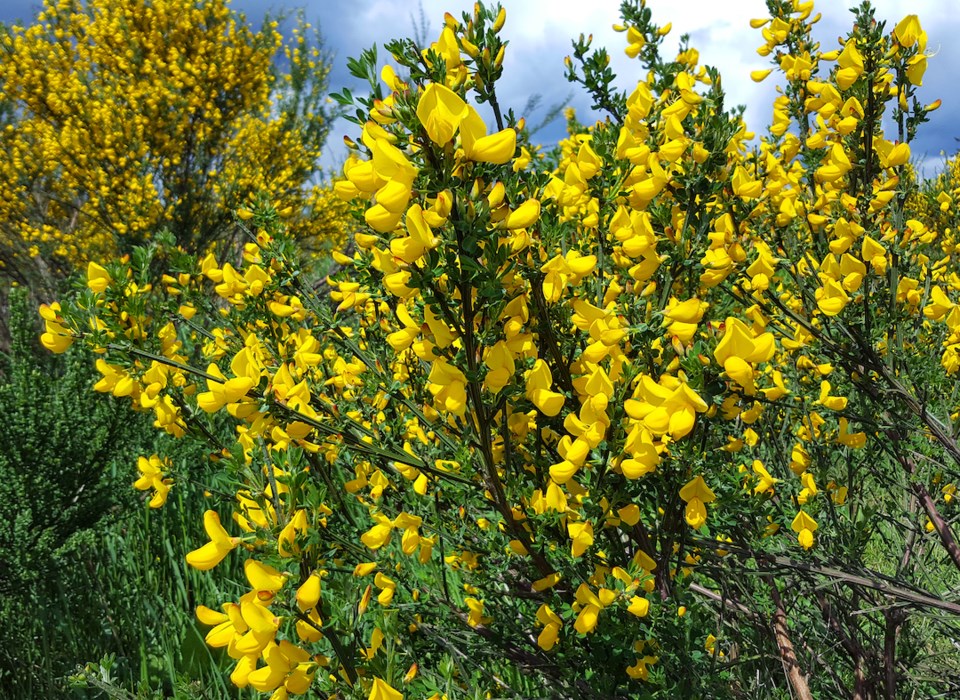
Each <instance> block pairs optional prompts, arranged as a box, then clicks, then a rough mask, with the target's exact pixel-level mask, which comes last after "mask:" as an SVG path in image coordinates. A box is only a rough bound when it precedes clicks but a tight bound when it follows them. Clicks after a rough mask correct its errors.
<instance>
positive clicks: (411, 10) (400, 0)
mask: <svg viewBox="0 0 960 700" xmlns="http://www.w3.org/2000/svg"><path fill="white" fill-rule="evenodd" d="M501 2H502V3H503V5H504V6H505V7H506V9H507V24H506V27H505V28H504V31H503V36H505V37H506V38H507V39H509V41H510V45H509V46H508V47H507V56H506V61H505V67H504V76H505V77H504V81H503V83H502V84H501V87H500V90H499V96H500V102H501V104H502V105H503V106H504V107H513V108H514V109H515V110H517V111H518V112H519V111H520V110H521V109H522V108H523V107H524V105H525V104H526V102H527V98H528V97H529V96H530V95H531V94H535V93H538V94H541V95H542V96H543V104H544V105H550V104H553V103H555V102H557V101H562V100H566V99H567V97H568V96H571V98H570V104H571V105H572V106H574V107H576V108H577V111H578V113H579V115H580V117H581V120H584V121H586V120H587V119H589V116H590V112H589V102H588V100H587V99H586V98H585V97H584V96H583V95H582V94H581V93H579V92H577V91H576V90H575V89H573V86H571V85H569V84H567V83H566V82H565V80H564V77H563V73H564V68H563V58H564V56H566V55H567V54H569V53H570V40H571V39H572V38H574V37H575V36H576V35H578V34H579V33H581V32H583V33H586V34H589V33H592V34H593V36H594V45H595V46H599V45H605V46H606V47H607V48H608V50H609V51H610V54H611V56H612V58H613V68H614V70H615V72H616V73H617V74H618V75H619V76H620V80H621V85H622V86H623V87H624V88H630V87H631V86H632V85H633V84H635V83H636V80H637V78H638V77H640V75H639V70H638V68H639V66H638V64H637V63H636V62H635V61H631V60H630V59H628V58H627V57H626V55H625V54H624V53H623V47H624V46H625V41H624V37H623V35H622V34H617V33H616V32H614V31H613V30H612V28H611V25H612V24H613V23H614V22H616V21H617V19H618V14H617V10H618V7H619V0H592V1H590V2H582V1H580V0H576V1H574V0H501ZM647 4H648V5H649V6H650V8H651V9H652V10H653V13H654V21H655V22H657V23H658V24H661V25H662V24H666V23H667V22H672V23H673V32H672V33H671V35H670V36H668V37H667V39H666V44H665V46H666V47H667V48H668V49H670V50H672V49H673V47H674V46H676V43H677V41H678V40H679V36H680V35H681V34H683V33H688V34H690V37H691V45H692V46H694V47H696V48H697V49H699V51H700V60H701V62H702V63H706V64H710V65H715V66H717V67H718V68H719V69H720V72H721V74H722V75H723V76H724V78H725V82H724V85H725V89H726V91H727V94H728V99H729V100H730V101H731V104H744V105H746V106H747V121H748V124H749V125H750V127H751V128H752V129H754V130H756V131H761V132H762V130H763V129H764V128H765V126H766V125H767V124H768V122H769V117H770V109H771V108H770V102H771V100H772V96H773V76H771V78H768V80H767V81H766V82H764V83H762V84H760V85H757V84H755V83H753V82H752V81H751V80H750V79H749V73H750V71H751V70H755V69H758V68H765V67H767V63H766V59H763V58H761V57H760V56H758V55H757V53H756V48H757V46H759V45H760V44H761V43H763V41H762V39H761V37H760V32H759V31H757V30H753V29H750V27H749V24H748V22H749V20H750V19H751V18H752V17H765V16H767V13H766V8H765V5H764V2H763V0H736V1H735V2H717V0H648V3H647ZM857 4H859V3H858V2H855V0H820V1H819V2H818V3H817V9H818V10H819V11H821V12H822V13H823V19H822V20H821V22H820V24H819V25H817V27H816V29H815V32H816V37H817V38H818V39H819V40H820V41H821V43H822V45H823V46H824V47H825V48H828V49H829V48H833V46H834V45H835V43H836V40H837V37H839V36H841V35H843V34H844V33H845V32H846V31H847V29H848V28H849V26H850V23H851V19H852V15H851V14H850V11H849V8H850V7H853V6H854V5H857ZM38 5H39V2H38V1H37V0H0V21H7V22H9V21H12V20H14V19H16V18H29V17H30V16H31V15H32V14H33V13H35V11H36V9H37V7H38ZM233 6H234V7H235V8H236V9H238V10H241V11H243V12H245V13H246V14H247V16H248V18H249V19H250V20H251V21H253V22H254V23H258V22H259V19H260V18H261V17H262V16H263V14H264V13H265V12H267V11H270V10H274V11H276V10H291V9H295V8H298V7H303V8H304V9H305V11H306V16H307V18H308V19H310V20H311V21H313V22H315V23H316V24H317V25H318V26H319V27H320V28H321V31H322V32H323V35H324V37H325V39H326V43H327V47H328V48H329V49H330V50H332V51H333V52H334V54H335V65H334V70H333V74H332V78H331V84H332V87H333V88H334V89H339V88H341V87H344V86H347V87H351V88H357V87H361V86H359V85H358V84H357V82H356V81H354V80H353V79H352V78H351V76H350V75H349V74H348V73H347V70H346V59H347V57H348V56H355V55H359V52H360V51H361V50H362V49H364V48H368V47H370V46H371V45H372V44H374V43H376V44H378V45H381V46H382V44H383V43H384V42H385V41H388V40H389V39H392V38H399V37H403V36H408V35H410V34H411V32H412V27H413V22H414V18H415V17H419V14H420V8H421V7H422V9H423V13H424V16H425V17H426V20H427V24H428V28H429V35H430V37H431V38H435V35H436V34H438V33H439V29H440V27H441V26H442V21H443V13H444V11H449V12H451V13H453V14H454V15H455V16H457V17H459V16H460V13H461V12H462V11H464V10H469V9H471V8H472V6H473V2H472V0H422V2H420V3H418V2H416V1H415V0H349V2H347V1H345V0H233ZM874 6H875V7H876V8H877V18H878V19H881V20H886V21H887V23H888V28H891V29H892V27H893V25H894V24H895V23H896V22H897V21H899V20H900V19H901V18H902V17H903V16H904V15H906V14H908V13H916V14H918V15H919V16H920V20H921V22H922V24H923V27H924V29H926V31H927V34H928V36H929V43H928V50H929V51H930V52H933V53H934V54H936V55H935V56H934V57H933V58H931V60H930V62H929V68H928V69H927V73H926V76H925V78H924V85H923V88H922V89H921V91H920V99H921V101H922V102H925V103H926V102H932V101H933V100H935V99H937V98H941V99H942V100H943V107H941V108H940V110H938V111H937V112H934V113H933V115H932V118H931V123H930V124H927V125H925V129H924V130H923V131H922V132H921V137H920V138H919V141H918V142H917V143H915V144H914V148H913V152H914V156H915V157H916V158H918V159H920V160H922V162H923V163H924V164H925V165H926V166H927V168H926V169H929V168H931V167H936V164H937V163H938V162H940V160H941V156H940V153H941V152H942V151H943V152H946V153H947V154H948V155H949V154H953V153H954V152H956V150H957V149H958V147H960V142H958V141H957V139H956V138H955V137H960V126H957V127H955V126H954V125H955V124H958V123H960V95H958V93H957V92H955V90H956V88H955V87H952V86H954V85H955V80H956V78H955V73H956V71H957V68H958V67H960V42H958V41H957V37H958V36H960V12H958V11H957V10H958V9H960V0H875V2H874ZM384 53H385V52H382V51H381V55H383V54H384ZM527 116H528V122H529V123H531V124H535V123H538V121H539V118H538V117H542V114H540V115H538V114H533V115H527ZM351 129H352V125H350V124H347V123H339V124H337V125H336V126H335V133H334V134H333V135H332V136H331V140H330V148H329V155H328V157H327V159H326V160H328V162H330V163H333V162H335V161H336V160H337V159H338V158H340V157H342V156H343V155H344V153H345V150H344V149H343V147H342V145H340V144H341V143H342V136H343V135H344V134H345V133H350V131H351ZM562 132H563V125H562V124H561V123H560V122H557V123H555V124H554V125H553V127H552V128H548V129H545V130H544V131H543V132H541V134H540V138H541V139H542V140H543V141H544V142H552V141H555V140H556V138H558V137H559V136H561V135H562Z"/></svg>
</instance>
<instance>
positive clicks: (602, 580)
mask: <svg viewBox="0 0 960 700" xmlns="http://www.w3.org/2000/svg"><path fill="white" fill-rule="evenodd" d="M767 5H768V9H769V11H770V17H768V18H765V19H762V20H756V21H755V22H754V23H753V24H754V26H755V28H757V29H760V30H761V34H762V42H763V43H762V45H761V47H760V53H761V54H764V55H769V56H770V58H771V61H772V63H773V68H771V71H774V70H775V71H777V75H778V76H779V77H780V80H781V83H780V87H779V90H778V94H777V98H776V100H775V101H774V105H773V108H774V114H773V121H772V126H771V127H770V129H769V132H768V133H767V134H766V135H765V136H763V137H761V138H760V139H759V141H758V142H756V143H754V145H751V138H752V137H753V134H752V133H751V132H749V131H748V128H747V126H746V124H744V122H743V120H742V118H741V116H740V115H741V111H740V110H736V109H735V110H729V109H727V108H726V106H725V104H724V102H725V97H724V93H723V90H722V85H721V82H720V79H719V75H718V74H717V73H716V71H715V70H713V69H711V68H709V67H705V66H703V65H701V64H700V61H699V55H698V53H697V51H696V49H694V48H693V47H691V46H689V44H688V43H687V41H686V40H685V39H684V40H683V41H682V42H681V46H680V52H679V53H678V54H677V55H675V56H674V55H669V56H668V55H667V54H665V53H664V48H663V43H664V37H665V36H667V35H668V33H669V26H658V25H656V24H654V23H653V20H652V17H651V12H650V10H649V9H648V8H647V7H645V6H644V4H643V3H642V2H625V3H624V4H623V5H622V7H621V13H622V20H621V21H622V24H621V25H620V28H621V29H623V30H624V31H625V33H626V40H627V46H626V51H627V53H628V55H630V56H631V57H633V58H635V59H636V60H637V61H638V64H639V65H638V70H637V74H638V75H639V76H640V79H639V80H638V82H636V84H635V86H634V87H632V88H631V90H630V91H629V93H621V92H618V91H617V90H616V89H615V87H614V76H613V75H612V73H611V71H610V69H609V66H608V64H609V58H608V56H607V54H606V52H605V51H604V50H603V49H597V50H594V49H593V48H592V47H591V46H590V43H589V41H588V40H586V39H584V38H582V37H581V38H580V40H579V41H577V42H575V44H574V51H573V55H572V57H571V59H570V60H569V62H568V77H569V78H570V80H572V81H574V82H577V83H580V84H582V85H583V87H584V88H585V89H586V90H588V91H589V93H590V94H591V95H592V97H593V99H594V102H595V104H596V107H597V108H598V109H600V110H602V111H603V112H604V113H605V115H604V118H603V119H602V120H601V121H598V122H597V123H596V124H594V125H593V126H591V127H589V128H583V129H574V131H572V132H571V133H570V134H569V136H568V138H566V139H564V140H563V141H562V142H561V143H560V144H559V148H558V153H559V160H558V162H556V163H553V164H548V162H547V161H546V160H545V159H543V158H541V157H540V156H539V155H538V152H537V148H536V147H535V146H534V145H533V144H532V143H530V141H529V139H528V136H527V134H526V132H525V130H524V123H523V120H522V118H518V117H517V115H514V114H513V113H512V112H510V111H506V112H504V110H503V108H502V106H501V105H500V103H499V101H498V98H497V91H496V88H497V81H498V79H499V78H500V75H501V72H502V60H503V55H504V51H505V42H504V40H503V39H502V38H501V31H502V30H503V27H504V24H505V13H504V11H503V9H502V8H499V7H497V8H490V7H486V6H483V5H477V6H476V7H475V10H474V12H473V13H472V14H465V15H464V16H463V17H462V19H457V18H454V17H452V16H450V15H447V16H446V17H445V21H444V26H443V29H442V31H441V33H440V36H439V38H438V39H437V41H436V42H434V43H433V44H431V45H430V46H428V47H420V46H416V45H415V44H414V43H413V42H410V41H402V42H399V41H398V42H394V43H392V44H390V45H388V46H387V49H388V51H389V52H390V53H391V54H392V56H393V58H394V60H395V62H396V64H397V65H398V66H399V71H398V70H395V69H393V68H391V67H389V66H385V67H380V66H379V65H378V64H377V61H376V54H375V52H372V51H371V52H366V53H365V54H364V55H363V56H362V57H361V58H360V59H358V60H355V61H352V62H351V70H352V71H353V72H354V73H355V74H356V75H358V76H361V77H366V78H368V79H369V82H370V90H371V92H370V97H369V98H357V99H356V100H355V101H354V100H353V99H352V97H351V95H349V94H344V95H340V96H339V97H338V99H340V100H341V101H342V102H344V103H352V104H354V108H355V111H354V114H355V121H356V124H357V126H358V127H359V129H360V137H359V139H358V140H357V141H356V143H355V145H354V152H353V153H352V155H351V156H350V158H349V159H348V160H347V162H346V164H345V166H344V175H345V178H344V179H343V180H342V181H341V182H339V183H338V184H337V186H336V192H337V194H338V195H339V196H341V197H343V198H344V199H347V200H350V201H353V202H359V203H362V205H363V221H364V228H363V230H362V231H361V232H359V233H357V234H356V235H355V236H354V238H353V243H354V244H355V248H354V249H353V251H352V253H350V254H344V253H337V254H336V255H335V256H334V257H335V259H336V261H337V263H338V265H339V266H340V270H339V271H338V272H337V273H336V274H334V275H332V276H331V277H329V278H328V279H326V280H325V281H324V282H323V283H322V284H320V285H316V286H314V285H311V284H310V283H309V282H308V280H307V279H305V277H304V275H303V274H301V273H300V271H299V269H298V267H297V263H296V260H297V252H296V249H295V246H294V244H293V243H292V242H291V240H290V238H289V237H288V236H286V235H285V234H284V230H283V229H284V227H283V226H282V222H281V220H280V218H279V217H278V216H277V213H276V211H275V210H274V209H272V208H270V207H261V208H259V209H257V210H256V211H255V212H254V216H253V218H252V219H250V220H249V221H248V222H247V226H248V230H249V234H250V235H249V240H248V242H247V244H246V245H245V246H244V249H243V254H242V256H241V257H238V258H236V259H231V258H229V257H228V256H225V255H220V256H219V257H217V256H215V255H214V254H208V255H206V256H199V258H196V257H192V256H190V255H188V254H186V253H184V252H182V251H181V250H178V249H177V248H176V247H175V246H174V245H173V241H171V240H168V239H159V240H157V241H156V242H155V244H154V245H152V246H151V247H149V248H144V249H141V250H139V251H138V252H137V253H136V254H135V255H134V256H133V257H132V258H131V259H129V260H123V261H119V262H114V263H109V264H105V265H103V266H100V265H96V264H91V265H90V266H89V268H88V276H87V289H86V290H85V291H83V292H81V293H79V294H78V295H77V296H76V297H75V298H74V299H73V300H72V301H71V302H70V303H68V304H64V305H63V306H62V307H61V306H59V305H56V304H51V305H49V306H45V307H43V308H42V309H41V313H42V315H43V317H44V319H45V321H46V324H47V332H46V333H45V334H44V336H43V339H42V341H43V343H44V344H45V345H46V346H47V347H49V348H50V349H52V350H55V351H57V350H61V349H63V348H65V347H66V346H67V345H69V344H70V343H71V342H75V341H76V340H77V339H78V338H80V339H82V342H84V343H85V344H86V345H88V346H89V347H91V348H92V349H93V350H94V351H95V353H96V357H97V359H96V364H97V368H98V369H99V372H100V374H101V376H102V379H101V381H100V382H99V383H98V384H97V386H96V389H97V390H98V391H102V392H109V393H112V394H114V395H115V396H118V397H128V398H129V399H130V400H131V401H132V403H133V405H134V406H135V407H136V408H138V409H140V410H146V411H151V412H152V413H153V415H154V416H155V421H156V425H157V427H158V428H161V429H163V430H165V431H167V432H169V433H171V434H173V435H178V436H183V437H186V438H189V439H200V440H209V441H210V442H211V443H212V446H213V447H214V450H215V451H214V453H213V462H212V464H213V467H212V469H211V475H210V479H209V484H210V488H211V491H213V492H214V493H215V494H217V495H218V498H219V502H218V504H217V508H216V509H211V510H210V511H208V512H207V513H206V515H205V518H204V525H205V528H206V532H207V535H208V537H209V541H207V542H205V543H203V542H197V543H191V544H190V545H189V548H190V550H191V551H189V552H188V553H187V554H186V561H187V563H188V564H189V565H190V566H193V567H195V568H197V569H201V570H211V573H210V575H212V576H213V575H216V571H217V566H218V564H219V563H220V562H222V561H223V560H224V559H226V558H228V557H232V558H240V559H242V560H243V565H244V570H245V573H246V579H247V582H246V583H247V593H245V594H244V595H243V596H241V597H240V598H239V599H238V600H230V601H223V600H219V601H204V604H203V605H201V606H200V607H199V608H198V611H197V615H198V618H199V619H200V621H201V622H202V623H203V624H204V625H207V626H208V627H209V630H210V631H209V633H208V636H207V642H208V643H209V644H210V645H211V646H212V647H216V648H224V649H226V652H227V653H228V654H229V655H230V656H231V657H232V658H233V659H235V660H236V665H235V667H234V670H233V672H232V675H231V679H232V680H233V682H234V683H235V684H236V685H238V686H241V687H247V686H249V687H252V688H254V689H256V690H258V691H261V692H264V693H272V695H271V697H272V698H284V697H287V695H288V694H299V693H305V692H307V691H308V690H310V689H312V690H313V691H314V692H322V693H326V694H337V695H338V696H345V697H368V698H371V699H374V700H384V699H388V698H389V699H395V698H401V697H431V698H441V697H449V698H454V697H479V696H481V695H489V696H519V697H529V696H537V697H539V696H545V695H550V696H558V697H597V698H609V697H638V696H643V697H724V696H742V697H767V696H776V695H786V694H787V693H788V692H790V693H792V694H794V695H796V696H797V697H802V698H809V697H814V696H820V697H839V696H847V695H852V696H853V697H860V698H866V697H876V696H879V695H883V696H885V697H896V696H898V695H901V694H905V693H907V692H921V693H924V692H932V690H933V689H937V690H938V692H950V690H951V689H953V690H956V681H955V680H954V676H953V675H952V674H951V673H948V672H947V670H949V669H955V668H956V663H957V657H956V651H955V647H954V643H955V641H956V633H955V631H954V628H953V627H952V624H953V623H952V621H951V618H950V617H949V616H951V615H955V614H956V613H957V612H960V606H958V605H957V604H956V603H954V602H952V601H951V600H950V595H949V593H948V591H949V590H950V589H951V587H952V586H954V585H955V584H956V582H957V572H958V569H960V548H958V546H957V543H956V540H955V538H954V535H953V531H952V526H951V517H952V516H951V513H952V510H953V508H954V494H955V488H954V486H953V482H954V480H955V479H954V474H955V473H956V470H957V467H958V460H960V446H958V444H957V441H956V438H955V436H956V434H957V423H956V422H957V420H958V419H960V415H958V403H957V397H956V395H955V391H954V385H955V379H954V376H953V375H954V374H955V373H956V372H957V369H958V367H960V361H958V356H957V347H958V345H960V335H958V333H960V329H958V327H960V307H958V306H957V303H956V302H955V301H954V300H953V298H956V296H957V293H958V290H960V278H958V276H957V270H956V269H955V265H956V257H955V256H956V254H957V251H958V250H960V248H958V246H957V241H956V240H955V228H950V227H941V225H940V223H939V220H937V221H935V220H934V219H933V218H931V216H930V215H929V212H931V211H933V208H932V207H931V205H930V204H929V201H930V198H931V197H932V198H934V199H936V198H937V197H938V196H939V195H936V194H930V192H929V191H927V190H929V189H930V187H933V188H934V189H936V188H937V185H936V184H933V185H925V187H927V190H924V191H921V190H920V188H919V187H918V185H917V183H916V180H915V178H914V177H913V175H912V173H911V171H910V169H909V164H908V162H909V159H910V146H909V143H910V141H911V140H912V139H913V137H914V135H915V133H916V130H917V128H918V127H919V126H920V125H921V124H922V123H923V122H924V121H925V120H926V116H927V114H928V112H929V111H931V110H932V109H935V108H936V104H933V105H929V106H923V105H922V104H921V103H920V102H919V101H918V99H917V97H916V95H915V92H916V88H917V87H918V86H919V85H920V83H921V81H922V77H923V70H924V68H925V65H926V60H927V54H926V35H925V34H924V33H923V31H922V29H921V26H920V24H919V22H918V20H917V18H916V17H915V16H908V17H907V18H905V19H904V20H903V21H901V22H899V23H898V24H897V25H895V26H894V27H893V28H892V30H891V28H888V27H886V26H885V25H884V24H883V23H880V22H877V21H875V20H874V17H873V14H872V10H871V9H870V7H869V6H868V5H866V4H865V5H864V6H863V7H861V8H860V9H858V10H857V13H856V22H855V25H854V27H853V29H852V30H851V32H850V33H849V34H848V36H847V37H845V38H844V39H842V41H841V42H840V44H839V46H838V47H837V48H835V49H827V50H824V49H822V48H821V46H820V44H819V43H817V42H816V41H815V39H814V38H813V35H812V30H813V27H814V25H815V23H816V20H817V19H818V16H816V15H814V14H813V3H812V2H805V3H801V2H797V1H782V0H769V1H768V3H767ZM771 71H762V72H760V73H757V74H755V75H753V76H752V77H753V79H755V80H763V79H769V76H768V73H770V72H771ZM483 105H486V107H484V108H483V109H484V111H483V112H481V109H480V108H481V107H482V106H483ZM570 123H571V124H573V125H575V124H576V122H575V120H573V119H571V120H570ZM885 124H892V125H893V128H894V130H895V131H896V132H897V133H896V135H895V137H892V138H891V137H889V136H887V135H885V133H884V131H883V127H884V125H885ZM947 194H948V196H952V195H950V194H949V193H947ZM908 205H909V206H908ZM911 206H914V208H913V209H912V208H911ZM951 206H952V205H950V204H948V206H947V210H946V211H947V213H949V212H951V211H952V209H951ZM936 211H937V212H940V213H942V212H941V211H940V209H939V208H937V209H936ZM151 269H163V270H165V271H166V274H165V275H164V277H163V279H162V282H160V283H159V284H151V277H150V270H151ZM951 297H953V298H951ZM224 427H226V428H227V429H228V430H232V431H233V433H232V435H231V438H230V439H229V440H228V441H222V438H221V437H220V436H221V435H222V434H223V433H222V430H223V429H224ZM145 465H146V466H145V467H142V468H141V473H142V477H141V479H140V481H138V483H137V485H138V487H141V488H142V487H149V486H150V485H151V484H152V485H153V486H154V488H155V493H156V495H155V496H154V499H153V502H152V505H159V504H160V503H161V502H162V501H163V498H164V496H165V495H166V494H167V493H168V492H169V490H170V489H178V488H184V487H185V485H184V484H182V483H181V482H180V481H178V479H177V475H176V474H175V473H170V472H169V471H168V470H167V468H166V466H165V464H164V462H163V461H162V459H156V460H147V461H145Z"/></svg>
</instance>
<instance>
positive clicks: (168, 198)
mask: <svg viewBox="0 0 960 700" xmlns="http://www.w3.org/2000/svg"><path fill="white" fill-rule="evenodd" d="M0 56H2V57H3V60H2V61H0V182H3V192H2V196H0V275H2V276H3V277H4V278H6V279H8V280H12V281H15V282H18V283H21V284H27V285H30V286H31V287H32V288H37V289H45V290H49V289H51V288H55V283H56V281H57V280H59V279H62V278H63V277H64V276H65V275H66V274H68V273H69V272H70V271H72V270H74V269H76V268H78V267H82V266H83V265H85V264H86V262H87V261H89V260H102V259H105V258H109V257H113V256H115V255H117V254H122V253H127V252H129V251H130V250H132V248H133V246H135V245H139V244H142V243H144V242H145V241H147V240H149V238H150V236H151V235H152V234H153V233H155V232H156V231H158V230H160V229H163V228H166V229H168V230H169V231H170V232H172V234H173V236H174V238H175V239H176V241H177V242H178V243H179V244H180V245H182V246H183V247H184V248H185V249H187V250H191V251H199V250H203V249H205V248H206V247H207V246H209V245H210V244H211V243H212V242H214V241H217V240H223V239H229V238H231V237H233V236H235V235H236V233H237V228H236V223H235V222H236V219H235V215H234V211H235V210H237V209H238V208H241V207H244V206H250V205H252V204H253V199H254V197H255V196H260V197H265V198H268V199H269V200H270V201H273V202H274V203H275V204H276V206H277V208H278V209H280V210H284V211H286V212H287V213H288V217H289V218H288V224H289V228H290V231H291V232H292V233H293V234H294V235H296V236H298V237H303V238H305V239H315V238H318V237H319V238H324V237H333V236H336V235H338V233H339V230H340V229H341V228H342V224H343V222H344V220H345V219H344V208H343V206H342V205H341V204H339V203H338V202H337V201H336V199H335V198H333V197H332V196H331V195H330V194H329V190H327V189H325V188H324V187H323V186H322V183H321V182H320V181H319V180H318V177H317V176H318V173H319V165H318V163H319V157H320V148H321V146H322V144H323V142H324V139H325V138H326V135H327V131H328V128H329V121H330V116H331V110H330V108H329V107H328V105H327V98H326V82H327V75H328V73H329V63H328V59H327V57H326V56H325V55H324V54H323V53H322V47H321V45H320V43H319V39H318V37H317V36H316V34H315V32H313V30H311V28H310V25H308V24H305V23H304V22H303V21H302V20H301V21H299V22H298V23H297V24H296V26H295V27H294V29H293V30H292V33H291V36H290V39H289V40H287V41H285V40H284V39H283V37H282V36H281V34H280V32H279V30H278V23H277V22H276V21H273V20H269V19H268V20H267V21H265V22H264V24H263V26H262V27H261V28H260V29H254V28H252V27H251V26H250V24H249V23H248V21H247V19H246V18H245V17H244V16H243V15H241V14H238V13H237V12H235V11H233V10H231V9H230V7H229V5H228V4H227V2H226V1H225V0H215V1H213V2H198V1H197V0H158V1H157V2H150V3H144V2H143V1H142V0H121V1H119V2H117V1H115V0H93V1H92V2H81V1H80V0H70V1H67V2H62V1H59V0H47V1H46V2H45V3H44V5H43V8H42V9H41V11H40V12H39V14H38V15H37V16H36V18H35V19H34V20H33V22H32V23H30V24H29V25H27V26H17V25H13V26H8V27H0ZM281 66H282V68H281ZM48 293H49V292H48Z"/></svg>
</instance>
